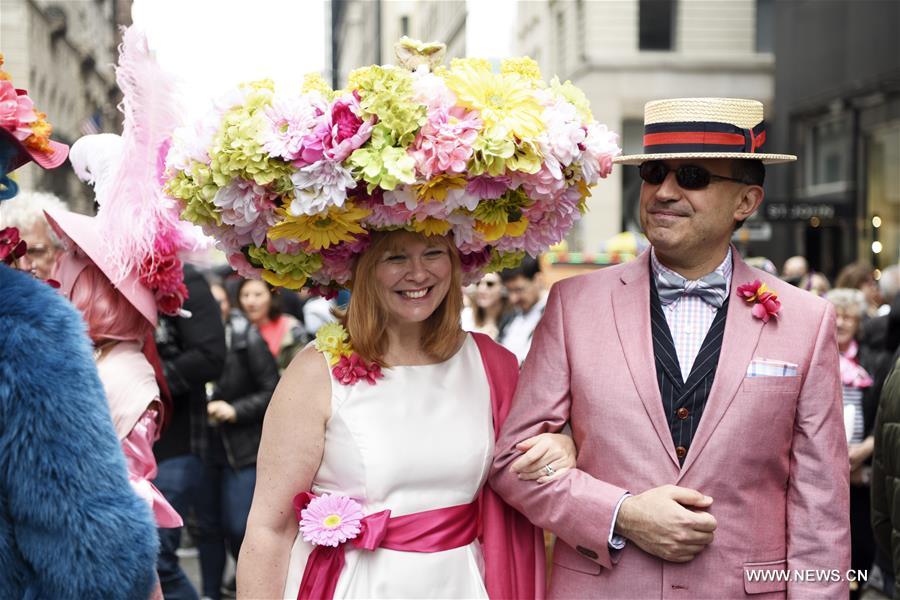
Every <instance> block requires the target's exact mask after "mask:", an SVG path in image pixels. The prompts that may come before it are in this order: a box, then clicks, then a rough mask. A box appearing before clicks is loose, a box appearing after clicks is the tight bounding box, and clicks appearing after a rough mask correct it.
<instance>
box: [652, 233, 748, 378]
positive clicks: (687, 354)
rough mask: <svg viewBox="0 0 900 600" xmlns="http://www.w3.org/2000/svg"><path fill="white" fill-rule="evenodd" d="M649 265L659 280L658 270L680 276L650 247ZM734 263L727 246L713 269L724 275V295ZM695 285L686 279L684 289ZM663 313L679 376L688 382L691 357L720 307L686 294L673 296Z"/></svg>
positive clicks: (692, 361)
mask: <svg viewBox="0 0 900 600" xmlns="http://www.w3.org/2000/svg"><path fill="white" fill-rule="evenodd" d="M650 265H651V268H652V269H653V277H654V279H655V280H656V281H659V274H660V273H667V274H671V275H675V276H678V277H680V275H678V274H677V273H675V272H674V271H672V270H671V269H667V268H666V267H664V266H663V265H662V264H661V263H660V262H659V260H658V259H657V258H656V251H655V250H653V249H651V250H650ZM732 269H733V266H732V264H731V248H730V247H729V248H728V254H727V255H726V256H725V260H723V261H722V262H721V263H720V264H719V266H718V267H716V269H715V270H716V271H717V272H718V273H719V274H720V275H722V277H724V278H725V298H728V293H729V291H730V290H731V272H732ZM696 285H697V281H696V280H694V281H688V282H687V283H686V284H685V292H690V290H691V289H692V288H693V287H694V286H696ZM662 310H663V314H665V315H666V323H668V325H669V331H670V332H671V333H672V341H673V342H674V343H675V352H677V353H678V366H679V367H680V368H681V376H682V378H683V379H684V381H687V378H688V376H689V375H690V373H691V367H693V365H694V359H696V358H697V353H698V352H700V346H701V345H702V344H703V340H704V339H706V334H707V332H708V331H709V327H710V325H712V322H713V319H715V317H716V312H717V311H718V310H719V309H718V308H716V307H715V306H712V305H710V304H708V303H707V302H706V301H705V300H703V299H702V298H700V297H699V296H694V295H692V294H690V293H685V294H684V295H683V296H681V298H678V299H676V300H675V301H673V302H671V303H670V304H666V305H663V307H662Z"/></svg>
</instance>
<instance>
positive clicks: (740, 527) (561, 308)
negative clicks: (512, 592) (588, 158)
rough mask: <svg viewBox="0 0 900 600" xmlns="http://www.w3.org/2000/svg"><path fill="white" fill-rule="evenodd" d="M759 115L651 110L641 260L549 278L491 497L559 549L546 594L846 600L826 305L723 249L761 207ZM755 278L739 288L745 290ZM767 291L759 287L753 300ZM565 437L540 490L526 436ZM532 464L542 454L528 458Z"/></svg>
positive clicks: (688, 103)
mask: <svg viewBox="0 0 900 600" xmlns="http://www.w3.org/2000/svg"><path fill="white" fill-rule="evenodd" d="M762 117H763V108H762V105H761V104H760V103H758V102H755V101H751V100H738V99H721V98H714V99H704V98H690V99H680V100H664V101H657V102H651V103H649V104H648V105H647V107H646V109H645V137H644V152H645V153H644V154H642V155H636V156H629V157H620V158H619V159H617V162H620V163H624V164H639V165H640V169H641V178H642V179H643V181H644V182H643V184H642V188H641V223H642V226H643V228H644V231H645V233H646V235H647V237H648V239H649V240H650V242H651V244H652V248H651V250H648V251H647V252H645V253H644V254H642V255H641V256H640V257H639V258H638V259H636V260H634V261H632V262H630V263H627V264H624V265H619V266H615V267H610V268H607V269H603V270H601V271H598V272H596V273H591V274H588V275H584V276H580V277H574V278H571V279H567V280H564V281H561V282H560V283H558V284H556V285H555V286H554V287H553V289H552V290H551V292H550V297H549V300H548V303H547V307H546V310H545V312H544V316H543V319H542V321H541V323H540V325H539V326H538V329H537V331H536V332H535V335H534V342H533V344H532V348H531V352H530V354H529V356H528V358H527V359H526V361H525V363H524V367H523V371H522V375H521V378H520V379H519V384H518V388H517V392H516V399H515V402H514V405H513V408H512V411H511V413H510V415H509V417H508V419H507V420H506V422H505V424H504V426H503V430H502V432H501V436H500V439H499V440H498V442H497V452H496V455H495V461H494V468H493V471H492V475H491V482H492V485H493V487H494V489H495V490H496V491H497V492H499V493H500V494H501V496H503V497H504V498H505V499H506V500H507V501H508V502H509V503H510V504H511V505H513V506H514V507H516V508H518V509H519V510H520V511H522V512H523V513H524V514H525V515H526V516H527V517H529V518H530V519H531V520H532V522H534V523H535V524H536V525H538V526H541V527H544V528H546V529H548V530H550V531H552V532H554V533H555V534H557V536H558V541H557V544H556V548H555V551H554V557H553V562H554V567H553V572H552V576H551V582H550V595H551V596H552V597H556V598H692V599H693V598H741V597H744V596H745V595H751V596H752V597H753V598H783V597H791V598H811V597H813V598H846V596H847V590H848V583H847V570H848V568H849V563H850V533H849V517H848V515H849V508H848V461H847V445H846V441H845V440H846V438H845V433H844V425H843V417H842V407H841V392H840V382H839V372H838V354H837V345H836V343H835V337H834V322H835V316H834V310H833V309H832V308H831V306H830V305H829V304H828V303H827V302H825V301H823V300H820V299H819V298H816V297H814V296H812V295H811V294H809V293H807V292H804V291H801V290H798V289H796V288H794V287H792V286H790V285H787V284H785V283H783V282H781V281H779V280H778V279H776V278H774V277H771V276H769V275H767V274H766V273H764V272H762V271H759V270H756V269H752V268H750V267H749V266H747V264H746V263H744V261H743V260H742V259H741V257H740V256H739V255H738V253H737V251H736V250H735V249H734V248H733V247H732V246H731V245H730V240H731V235H732V232H733V230H734V228H735V226H736V225H737V226H739V224H740V222H742V221H744V220H745V219H746V218H748V217H749V216H750V215H751V214H752V213H753V212H754V211H755V210H756V209H757V208H758V207H759V204H760V202H761V201H762V198H763V188H762V183H763V178H764V176H765V168H764V167H763V166H762V165H763V163H776V162H787V161H790V160H795V158H796V157H793V156H789V155H779V154H764V153H762V152H760V147H761V145H762V143H763V142H764V141H765V130H764V124H763V118H762ZM745 284H747V285H745ZM760 284H764V286H765V287H761V286H760ZM566 423H569V424H571V428H572V434H573V436H574V438H575V442H576V445H577V446H578V467H577V469H576V470H572V471H570V472H567V473H564V474H561V475H560V476H557V477H551V478H550V481H548V482H547V483H544V484H543V485H540V486H537V487H534V485H533V483H531V482H528V481H523V480H522V479H520V477H521V476H525V477H535V476H537V475H539V474H543V475H552V474H553V471H554V466H553V463H552V462H549V463H547V464H545V465H544V466H543V468H542V471H541V472H540V473H516V472H514V471H513V469H512V468H511V465H512V463H513V462H514V461H515V459H516V458H517V457H518V456H519V455H520V452H519V451H518V450H517V448H516V444H517V442H519V441H520V440H524V439H526V438H528V437H530V436H533V435H535V434H538V433H540V432H544V431H559V430H560V429H562V428H563V427H564V426H565V425H566ZM535 452H538V451H537V450H536V451H535Z"/></svg>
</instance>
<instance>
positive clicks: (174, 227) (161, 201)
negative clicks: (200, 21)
mask: <svg viewBox="0 0 900 600" xmlns="http://www.w3.org/2000/svg"><path fill="white" fill-rule="evenodd" d="M116 82H117V83H118V85H119V89H121V90H122V94H123V99H122V102H121V104H120V105H119V109H120V110H121V111H122V113H123V115H124V123H123V126H122V136H121V149H120V152H121V154H120V155H119V160H118V163H117V164H114V165H112V167H113V168H114V174H113V176H112V178H111V180H110V181H109V185H107V186H102V187H97V188H95V191H96V193H97V203H98V204H99V205H100V208H99V210H98V213H97V216H98V219H100V221H101V223H100V225H101V228H102V230H103V231H104V235H105V236H106V242H107V244H108V251H109V253H110V259H111V261H112V264H113V265H114V267H115V269H116V272H117V274H118V275H119V279H121V278H124V277H125V275H126V274H127V273H128V272H129V271H131V270H133V269H136V268H138V267H139V266H140V263H141V261H142V260H144V259H145V258H146V257H149V256H154V257H155V256H157V255H158V254H159V252H158V250H160V249H162V248H168V249H177V248H178V247H179V246H180V243H181V240H180V237H181V235H180V226H179V225H178V213H177V207H175V206H174V203H173V202H171V201H170V200H169V199H168V198H166V196H165V194H164V193H163V191H162V183H161V178H160V176H159V173H158V164H159V154H160V148H161V147H163V145H164V144H166V143H167V140H168V139H169V138H170V137H171V135H172V132H173V131H174V130H175V128H176V127H177V126H178V125H179V124H180V117H179V112H178V107H177V104H176V101H175V83H174V81H173V80H172V78H171V76H170V75H169V74H167V73H166V72H165V71H163V69H162V68H161V67H160V66H159V64H158V63H157V62H156V59H155V58H154V57H153V55H152V53H151V52H150V49H149V47H148V45H147V38H146V35H145V34H144V33H143V32H142V31H141V30H139V29H137V28H135V27H134V26H132V27H129V28H128V29H126V30H125V31H124V34H123V41H122V45H121V46H120V48H119V64H118V67H117V68H116ZM155 246H156V247H155ZM160 246H161V247H162V248H161V247H160ZM170 251H171V250H170Z"/></svg>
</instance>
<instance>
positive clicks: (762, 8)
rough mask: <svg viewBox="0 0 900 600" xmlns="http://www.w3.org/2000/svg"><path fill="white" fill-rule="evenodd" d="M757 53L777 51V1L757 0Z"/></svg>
mask: <svg viewBox="0 0 900 600" xmlns="http://www.w3.org/2000/svg"><path fill="white" fill-rule="evenodd" d="M756 51H757V52H774V51H775V0H756Z"/></svg>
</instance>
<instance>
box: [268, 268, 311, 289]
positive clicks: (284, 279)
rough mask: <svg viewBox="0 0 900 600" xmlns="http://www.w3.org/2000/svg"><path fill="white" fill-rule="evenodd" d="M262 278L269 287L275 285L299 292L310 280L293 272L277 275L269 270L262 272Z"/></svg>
mask: <svg viewBox="0 0 900 600" xmlns="http://www.w3.org/2000/svg"><path fill="white" fill-rule="evenodd" d="M262 278H263V281H265V282H266V283H268V284H269V285H274V286H275V287H283V288H287V289H289V290H299V289H300V288H302V287H303V286H304V285H305V284H306V280H307V279H308V278H307V277H306V275H301V276H299V277H297V276H296V274H294V273H291V272H287V273H275V272H274V271H270V270H268V269H263V270H262Z"/></svg>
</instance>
